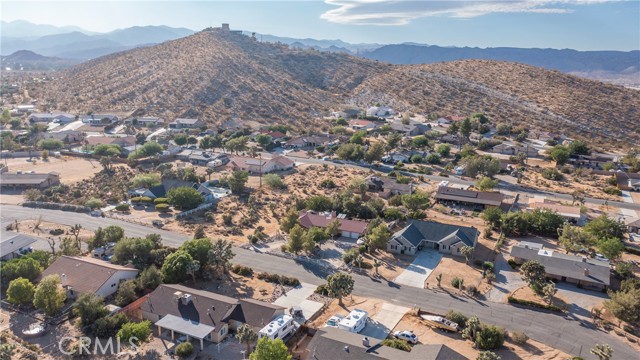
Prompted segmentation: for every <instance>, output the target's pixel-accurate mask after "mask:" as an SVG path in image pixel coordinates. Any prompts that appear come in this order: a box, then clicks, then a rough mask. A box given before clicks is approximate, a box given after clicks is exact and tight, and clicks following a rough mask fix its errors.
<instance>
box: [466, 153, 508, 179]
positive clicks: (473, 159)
mask: <svg viewBox="0 0 640 360" xmlns="http://www.w3.org/2000/svg"><path fill="white" fill-rule="evenodd" d="M462 164H463V165H464V171H465V174H466V175H467V176H469V177H473V178H475V177H476V176H478V175H484V176H488V177H493V176H494V175H496V174H497V173H499V172H500V161H498V159H494V158H492V157H491V156H488V155H486V156H468V157H466V158H464V159H463V160H462Z"/></svg>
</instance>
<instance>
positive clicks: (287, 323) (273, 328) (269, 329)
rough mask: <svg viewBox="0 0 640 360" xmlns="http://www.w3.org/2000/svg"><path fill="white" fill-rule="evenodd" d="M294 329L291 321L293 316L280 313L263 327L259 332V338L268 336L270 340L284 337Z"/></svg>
mask: <svg viewBox="0 0 640 360" xmlns="http://www.w3.org/2000/svg"><path fill="white" fill-rule="evenodd" d="M295 330H296V327H295V324H294V323H293V317H291V316H290V315H280V316H278V317H277V318H275V319H273V320H272V321H271V322H270V323H268V324H267V326H265V327H263V328H262V329H261V330H260V332H259V333H258V334H259V335H260V338H263V337H268V338H269V339H271V340H274V339H278V338H279V339H284V338H285V337H287V336H288V335H289V334H291V333H293V332H294V331H295Z"/></svg>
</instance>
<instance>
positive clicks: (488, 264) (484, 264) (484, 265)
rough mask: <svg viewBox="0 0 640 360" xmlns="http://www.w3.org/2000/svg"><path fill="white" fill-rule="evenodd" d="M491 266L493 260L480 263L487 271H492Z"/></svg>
mask: <svg viewBox="0 0 640 360" xmlns="http://www.w3.org/2000/svg"><path fill="white" fill-rule="evenodd" d="M493 266H494V265H493V262H491V261H485V262H483V263H482V268H483V269H485V270H487V271H493Z"/></svg>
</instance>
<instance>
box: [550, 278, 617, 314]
mask: <svg viewBox="0 0 640 360" xmlns="http://www.w3.org/2000/svg"><path fill="white" fill-rule="evenodd" d="M556 288H557V289H558V293H557V294H556V295H557V296H560V297H562V298H564V299H565V300H567V302H568V303H569V313H571V314H572V315H575V316H578V317H581V318H583V319H591V308H593V307H594V306H596V305H599V304H602V302H604V301H605V300H607V299H609V296H607V294H604V293H601V292H597V291H590V290H585V289H578V287H577V286H575V285H573V284H567V283H562V282H559V283H557V284H556Z"/></svg>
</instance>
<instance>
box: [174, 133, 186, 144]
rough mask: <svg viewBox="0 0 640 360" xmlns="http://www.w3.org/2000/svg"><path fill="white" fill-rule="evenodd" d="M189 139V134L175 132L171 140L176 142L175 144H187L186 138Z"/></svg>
mask: <svg viewBox="0 0 640 360" xmlns="http://www.w3.org/2000/svg"><path fill="white" fill-rule="evenodd" d="M188 139H189V136H188V135H187V134H176V135H175V136H174V137H173V142H175V143H176V145H180V146H182V145H186V144H187V140H188Z"/></svg>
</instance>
